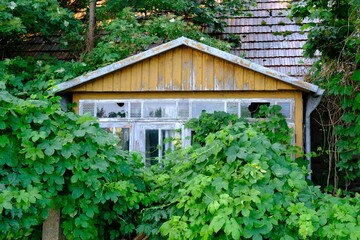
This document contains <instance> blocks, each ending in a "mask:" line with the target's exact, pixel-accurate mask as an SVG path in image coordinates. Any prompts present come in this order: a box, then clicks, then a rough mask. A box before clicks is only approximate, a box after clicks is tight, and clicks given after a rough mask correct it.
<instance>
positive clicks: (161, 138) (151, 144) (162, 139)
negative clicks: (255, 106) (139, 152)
mask: <svg viewBox="0 0 360 240" xmlns="http://www.w3.org/2000/svg"><path fill="white" fill-rule="evenodd" d="M174 139H175V130H174V129H146V130H145V158H146V159H145V162H146V164H147V165H148V166H149V165H153V164H156V163H158V162H159V160H160V159H161V158H162V157H163V156H165V155H166V153H168V152H170V151H173V150H174Z"/></svg>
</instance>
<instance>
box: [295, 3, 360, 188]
mask: <svg viewBox="0 0 360 240" xmlns="http://www.w3.org/2000/svg"><path fill="white" fill-rule="evenodd" d="M359 11H360V3H359V1H356V0H341V1H313V0H303V1H300V2H297V3H295V4H294V5H293V7H292V16H293V17H296V18H299V19H300V20H303V19H306V22H305V24H304V25H303V28H305V29H306V28H307V29H308V30H309V34H308V41H307V43H306V44H305V46H304V49H305V54H306V56H310V57H312V56H314V55H315V54H316V53H317V52H318V53H320V54H321V55H320V58H319V61H318V62H317V63H316V64H315V65H314V67H313V69H312V72H311V81H313V82H314V83H316V84H318V85H319V86H321V87H322V88H324V89H325V90H326V94H327V95H326V96H325V97H324V100H323V101H322V104H321V107H320V108H319V109H318V114H317V116H316V118H317V119H318V121H319V122H320V125H321V126H322V127H323V135H324V143H323V145H322V146H320V147H321V148H322V149H323V150H324V152H323V154H324V155H325V156H326V157H327V160H328V164H329V169H331V171H330V172H329V173H328V178H327V186H329V185H333V186H332V188H333V189H334V191H335V192H336V190H337V189H338V188H345V189H348V190H352V191H359V188H358V187H356V182H358V181H359V179H360V171H359V170H360V161H359V158H358V156H359V154H360V152H359V149H360V145H359V143H360V135H359V132H360V129H359V124H358V123H359V121H360V118H359V116H360V112H359V110H360V105H359V103H360V97H359V96H360V95H359V94H360V92H359V81H360V69H359V66H360V64H359V60H360V39H359V33H360V20H359V14H360V12H359ZM352 182H355V186H351V183H352Z"/></svg>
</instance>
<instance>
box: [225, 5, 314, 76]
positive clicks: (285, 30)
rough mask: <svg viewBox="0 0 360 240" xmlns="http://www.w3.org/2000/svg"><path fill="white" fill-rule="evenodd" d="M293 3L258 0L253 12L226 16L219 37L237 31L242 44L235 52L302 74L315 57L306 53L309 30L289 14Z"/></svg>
mask: <svg viewBox="0 0 360 240" xmlns="http://www.w3.org/2000/svg"><path fill="white" fill-rule="evenodd" d="M290 3H291V0H257V6H256V7H254V8H253V9H251V11H250V12H249V13H250V14H252V16H246V17H232V18H229V19H227V20H226V22H227V23H228V27H226V28H225V34H222V35H221V36H220V38H228V36H229V34H234V35H237V36H239V37H240V39H241V44H240V46H239V47H236V48H234V49H232V53H233V54H235V55H238V56H242V57H245V58H247V59H249V60H251V61H254V62H256V63H258V64H261V65H263V66H265V67H268V68H271V69H274V70H276V71H279V72H282V73H285V74H288V75H290V76H293V77H296V78H302V77H303V76H304V74H306V73H307V69H308V68H309V66H311V63H312V61H311V60H310V59H304V57H303V50H302V46H303V45H304V44H305V42H306V39H307V34H306V33H303V32H302V31H301V30H300V26H299V25H297V24H296V22H294V21H291V20H290V19H289V18H288V17H287V15H288V12H289V8H288V7H289V4H290ZM290 33H291V34H290Z"/></svg>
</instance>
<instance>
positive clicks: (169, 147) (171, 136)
mask: <svg viewBox="0 0 360 240" xmlns="http://www.w3.org/2000/svg"><path fill="white" fill-rule="evenodd" d="M161 138H162V156H165V154H166V153H167V152H169V151H173V150H174V145H173V141H174V140H175V131H174V130H161Z"/></svg>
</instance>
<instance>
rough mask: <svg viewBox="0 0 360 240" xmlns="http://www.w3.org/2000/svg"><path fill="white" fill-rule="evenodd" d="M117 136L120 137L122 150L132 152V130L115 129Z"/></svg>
mask: <svg viewBox="0 0 360 240" xmlns="http://www.w3.org/2000/svg"><path fill="white" fill-rule="evenodd" d="M115 134H116V135H117V136H118V137H119V139H120V141H119V146H120V147H121V149H122V150H126V151H129V150H130V145H129V143H130V129H129V128H119V127H117V128H115Z"/></svg>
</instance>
